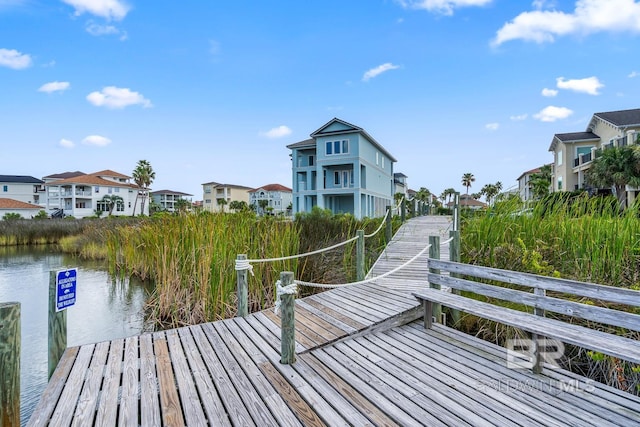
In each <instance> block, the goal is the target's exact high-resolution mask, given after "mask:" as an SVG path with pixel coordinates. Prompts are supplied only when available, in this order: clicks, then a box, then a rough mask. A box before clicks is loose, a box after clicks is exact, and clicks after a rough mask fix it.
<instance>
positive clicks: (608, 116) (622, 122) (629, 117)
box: [589, 108, 640, 127]
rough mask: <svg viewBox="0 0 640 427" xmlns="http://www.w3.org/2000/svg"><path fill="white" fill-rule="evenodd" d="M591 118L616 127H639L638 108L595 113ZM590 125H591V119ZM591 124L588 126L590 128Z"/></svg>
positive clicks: (639, 111)
mask: <svg viewBox="0 0 640 427" xmlns="http://www.w3.org/2000/svg"><path fill="white" fill-rule="evenodd" d="M593 116H594V117H598V118H599V119H601V120H604V121H606V122H609V123H611V124H612V125H614V126H618V127H627V126H640V108H634V109H632V110H620V111H608V112H604V113H595V114H594V115H593ZM591 123H593V119H592V120H591ZM591 123H590V124H589V126H590V127H591Z"/></svg>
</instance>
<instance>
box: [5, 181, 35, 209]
mask: <svg viewBox="0 0 640 427" xmlns="http://www.w3.org/2000/svg"><path fill="white" fill-rule="evenodd" d="M0 197H2V198H5V199H13V200H17V201H20V202H23V203H30V204H33V205H37V206H39V207H40V209H42V208H43V206H45V204H46V200H45V190H44V181H42V180H40V179H37V178H34V177H32V176H26V175H0Z"/></svg>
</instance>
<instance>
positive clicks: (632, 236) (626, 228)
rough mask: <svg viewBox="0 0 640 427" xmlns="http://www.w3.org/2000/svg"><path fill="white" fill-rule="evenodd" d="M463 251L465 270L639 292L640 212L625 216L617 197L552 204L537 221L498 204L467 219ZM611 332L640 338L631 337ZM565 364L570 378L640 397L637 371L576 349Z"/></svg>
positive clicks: (553, 200) (501, 331)
mask: <svg viewBox="0 0 640 427" xmlns="http://www.w3.org/2000/svg"><path fill="white" fill-rule="evenodd" d="M461 245H462V246H461V249H462V250H461V259H462V262H465V263H470V264H478V265H485V266H491V267H497V268H503V269H508V270H515V271H523V272H528V273H534V274H541V275H553V276H557V277H562V278H567V279H573V280H579V281H586V282H592V283H598V284H603V285H609V286H617V287H623V288H629V289H640V219H639V217H638V206H633V207H631V208H628V209H626V210H625V211H622V212H621V211H620V210H619V208H618V204H617V201H616V200H615V198H613V197H605V198H601V197H588V196H587V195H586V194H582V195H579V196H571V197H566V196H552V197H550V198H548V199H547V200H545V201H543V202H540V203H538V204H537V205H536V206H535V207H534V209H533V210H532V212H531V213H526V212H524V211H523V210H522V205H521V204H519V203H518V202H516V201H510V202H504V203H499V204H497V205H496V206H494V207H492V208H491V209H490V210H489V211H488V212H485V213H481V214H475V215H466V216H464V217H463V221H462V226H461ZM582 302H585V301H582ZM586 303H590V304H599V305H606V306H609V307H612V308H618V309H623V310H629V309H630V308H629V307H626V306H622V307H621V306H616V307H614V305H613V304H605V303H603V302H600V301H586ZM462 328H463V329H466V330H473V331H474V333H476V334H478V335H482V336H483V337H484V338H485V339H488V340H490V341H494V342H503V341H504V339H506V338H508V337H509V336H510V334H513V333H514V331H513V330H512V328H505V327H503V326H500V325H496V324H495V322H489V321H486V320H483V319H477V318H467V319H466V321H465V322H464V323H463V324H462ZM609 330H610V331H611V332H613V333H618V334H622V335H625V336H629V337H633V338H638V337H639V334H638V333H636V332H633V331H622V330H615V328H611V329H609ZM565 356H567V360H568V362H567V366H568V367H570V368H571V370H573V371H575V372H578V373H580V374H582V375H586V376H588V377H589V378H592V379H594V380H596V381H600V382H603V383H606V384H609V385H611V386H614V387H618V388H620V389H622V390H625V391H628V392H631V393H634V394H637V395H638V394H640V368H639V367H638V366H636V365H634V364H629V363H626V362H623V361H621V360H620V359H616V358H612V357H607V356H603V355H601V354H594V353H593V352H589V351H586V350H584V349H581V348H578V347H572V346H567V354H566V355H565Z"/></svg>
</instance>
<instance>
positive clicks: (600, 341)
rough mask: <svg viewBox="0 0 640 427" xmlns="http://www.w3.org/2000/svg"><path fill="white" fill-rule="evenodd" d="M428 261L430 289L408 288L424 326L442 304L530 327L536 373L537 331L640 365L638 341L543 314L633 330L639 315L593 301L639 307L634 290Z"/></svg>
mask: <svg viewBox="0 0 640 427" xmlns="http://www.w3.org/2000/svg"><path fill="white" fill-rule="evenodd" d="M428 262H429V271H430V272H429V273H428V280H429V283H430V286H431V288H430V289H424V290H422V291H419V292H415V293H413V295H414V296H415V297H416V298H418V299H419V300H421V301H422V302H423V305H424V309H425V317H424V322H425V328H431V325H432V322H433V314H434V313H437V312H438V311H439V305H440V304H441V305H443V306H446V307H449V308H451V309H455V310H459V311H463V312H465V313H469V314H473V315H475V316H479V317H482V318H485V319H489V320H493V321H495V322H498V323H502V324H505V325H509V326H513V327H516V328H519V329H522V330H525V331H528V332H530V333H531V334H532V337H531V340H530V343H531V347H532V348H531V354H532V359H533V360H532V361H531V367H532V368H533V370H534V372H541V370H542V363H543V356H544V355H543V354H542V353H543V351H541V349H540V348H539V347H540V346H539V345H538V343H539V338H538V335H540V336H544V337H548V338H551V339H552V340H558V341H560V342H562V343H564V344H571V345H575V346H578V347H582V348H585V349H588V350H594V351H596V352H600V353H602V354H606V355H609V356H613V357H616V358H620V359H622V360H626V361H629V362H633V363H638V364H640V341H639V340H637V339H633V338H628V337H625V336H621V335H616V334H614V333H609V332H607V331H603V330H598V329H595V328H592V327H589V326H581V325H577V324H573V323H569V322H567V321H564V320H558V319H552V318H546V317H544V315H545V311H550V312H554V313H559V314H562V315H566V316H569V319H567V320H571V319H573V318H577V319H583V320H587V321H590V322H596V323H599V324H602V325H610V326H614V327H616V328H622V329H623V330H627V331H633V332H638V331H640V315H638V314H634V313H631V312H627V311H622V310H617V309H612V308H607V307H602V306H597V305H595V304H596V303H597V302H599V301H606V302H609V303H615V304H620V305H625V306H629V307H640V292H639V291H635V290H630V289H624V288H616V287H613V286H604V285H598V284H593V283H586V282H578V281H573V280H566V279H558V278H554V277H546V276H537V275H534V274H528V273H519V272H515V271H508V270H501V269H496V268H489V267H480V266H475V265H468V264H461V263H456V262H451V261H441V260H436V259H429V261H428ZM443 272H448V273H449V275H445V274H442V273H443ZM462 277H464V278H462ZM478 279H481V280H485V281H491V282H492V283H496V282H501V283H502V284H503V285H502V286H501V285H498V284H487V283H481V282H479V281H475V280H478ZM513 285H516V286H513ZM441 286H446V287H449V288H451V289H452V290H458V291H463V292H465V293H472V294H475V295H476V296H480V297H488V298H493V299H496V300H502V301H508V302H511V303H516V304H519V305H521V306H522V307H523V309H527V308H530V309H531V312H529V311H519V310H515V309H512V308H507V307H503V306H499V305H495V304H492V303H490V302H484V301H480V300H478V299H475V298H474V297H472V296H471V295H470V296H463V295H459V294H457V293H451V292H445V291H442V290H440V289H439V288H440V287H441ZM506 286H512V287H506ZM433 288H436V289H433ZM516 288H517V289H516ZM523 288H528V289H532V290H533V292H531V291H529V292H527V291H523V290H520V289H523ZM546 292H552V295H547V294H546ZM576 297H581V298H587V299H589V300H590V303H589V304H584V303H580V302H577V301H575V300H576V299H578V298H576ZM581 323H583V324H584V323H587V322H581ZM601 329H608V328H606V327H602V328H601ZM632 334H633V333H632Z"/></svg>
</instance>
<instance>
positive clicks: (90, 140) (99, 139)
mask: <svg viewBox="0 0 640 427" xmlns="http://www.w3.org/2000/svg"><path fill="white" fill-rule="evenodd" d="M82 143H83V144H86V145H93V146H95V147H105V146H107V145H109V144H111V140H110V139H109V138H105V137H104V136H100V135H89V136H88V137H86V138H85V139H83V140H82Z"/></svg>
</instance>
